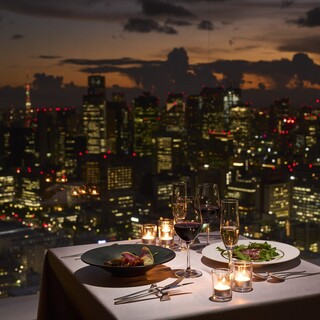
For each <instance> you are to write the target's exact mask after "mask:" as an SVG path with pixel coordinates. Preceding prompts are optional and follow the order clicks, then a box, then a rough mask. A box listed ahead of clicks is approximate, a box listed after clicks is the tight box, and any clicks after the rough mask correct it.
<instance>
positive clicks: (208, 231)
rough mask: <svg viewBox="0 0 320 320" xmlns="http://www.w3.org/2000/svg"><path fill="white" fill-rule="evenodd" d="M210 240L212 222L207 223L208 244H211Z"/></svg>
mask: <svg viewBox="0 0 320 320" xmlns="http://www.w3.org/2000/svg"><path fill="white" fill-rule="evenodd" d="M209 240H210V224H209V223H208V224H207V246H208V245H209V244H210V243H209Z"/></svg>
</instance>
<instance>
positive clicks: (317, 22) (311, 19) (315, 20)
mask: <svg viewBox="0 0 320 320" xmlns="http://www.w3.org/2000/svg"><path fill="white" fill-rule="evenodd" d="M290 22H293V23H296V24H297V25H299V26H302V27H310V28H313V27H319V26H320V7H317V8H314V9H312V10H310V11H308V12H307V13H306V17H303V18H299V19H297V20H293V21H290Z"/></svg>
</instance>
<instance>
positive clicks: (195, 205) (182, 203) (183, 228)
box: [174, 196, 203, 278]
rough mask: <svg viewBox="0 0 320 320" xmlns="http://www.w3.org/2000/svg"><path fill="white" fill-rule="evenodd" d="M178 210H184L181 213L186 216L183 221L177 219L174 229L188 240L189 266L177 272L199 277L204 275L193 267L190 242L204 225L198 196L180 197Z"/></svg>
mask: <svg viewBox="0 0 320 320" xmlns="http://www.w3.org/2000/svg"><path fill="white" fill-rule="evenodd" d="M177 210H180V211H182V212H183V213H181V215H184V216H185V218H184V220H183V221H181V222H179V221H175V224H174V229H175V231H176V233H177V235H178V236H179V237H180V238H181V239H182V240H183V241H185V242H186V245H187V268H186V269H185V270H178V271H177V272H176V273H175V274H176V276H177V277H185V278H197V277H200V276H201V275H202V272H201V271H199V270H194V269H191V265H190V244H191V243H192V242H193V241H194V240H195V239H196V238H197V236H198V235H199V233H200V231H201V229H202V226H203V223H202V216H201V211H200V204H199V200H198V198H197V197H192V196H185V197H180V198H179V199H178V201H177Z"/></svg>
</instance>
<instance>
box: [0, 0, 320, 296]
mask: <svg viewBox="0 0 320 320" xmlns="http://www.w3.org/2000/svg"><path fill="white" fill-rule="evenodd" d="M319 28H320V6H319V1H313V0H310V1H309V0H308V1H307V0H300V1H297V0H295V1H291V0H242V1H237V0H197V1H193V0H176V1H168V0H123V1H111V0H88V1H78V0H67V1H65V0H63V1H61V0H56V1H50V0H33V1H27V0H15V1H12V0H2V1H0V30H1V32H0V41H1V44H2V46H1V53H0V54H1V59H0V61H1V63H0V72H1V77H0V298H8V297H18V296H27V295H30V296H31V295H35V296H36V297H37V296H38V293H39V286H40V282H41V278H42V271H43V266H44V257H45V254H46V252H48V251H47V250H48V249H50V248H57V247H59V248H60V247H68V248H70V247H71V246H76V245H84V244H99V243H101V244H103V243H106V242H111V241H121V240H128V239H130V240H131V239H140V237H141V234H140V233H141V226H142V225H143V224H146V223H153V224H157V223H158V221H159V219H160V218H170V219H172V207H171V200H172V199H171V198H172V185H173V183H174V182H177V181H183V182H186V183H187V186H188V194H189V195H190V194H194V193H195V190H196V188H197V187H198V186H199V184H201V183H206V182H212V183H215V184H217V185H218V188H219V194H220V199H223V198H234V199H238V201H239V212H240V234H241V236H244V237H247V238H249V239H257V240H258V239H259V240H261V239H262V240H270V241H279V242H282V243H286V244H290V245H292V246H294V247H296V248H298V249H299V250H300V252H301V257H302V259H306V260H308V259H309V260H310V261H312V260H313V261H315V259H317V260H319V259H320V76H319V75H320V46H319V44H320V41H319V34H320V33H319ZM211 227H212V228H211V229H212V231H216V232H218V231H219V219H216V220H214V222H213V223H212V226H211ZM204 229H205V228H203V230H202V231H203V232H204V231H205V230H204ZM197 240H198V239H197ZM201 241H203V239H202V238H201ZM193 252H195V250H194V251H193ZM318 264H319V263H318ZM4 300H6V299H2V301H4ZM13 300H14V299H13Z"/></svg>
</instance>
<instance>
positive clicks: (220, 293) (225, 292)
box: [214, 283, 231, 298]
mask: <svg viewBox="0 0 320 320" xmlns="http://www.w3.org/2000/svg"><path fill="white" fill-rule="evenodd" d="M214 295H215V296H216V297H219V298H229V297H230V295H231V287H230V286H228V285H227V284H223V283H218V284H217V285H215V286H214Z"/></svg>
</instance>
